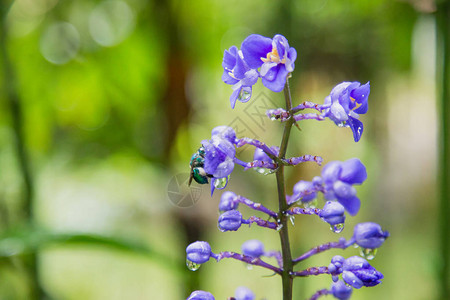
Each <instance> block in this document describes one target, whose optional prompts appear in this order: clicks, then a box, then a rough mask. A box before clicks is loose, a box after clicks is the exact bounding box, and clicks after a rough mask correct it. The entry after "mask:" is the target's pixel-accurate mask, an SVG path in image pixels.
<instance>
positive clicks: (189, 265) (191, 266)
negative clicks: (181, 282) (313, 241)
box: [186, 259, 201, 271]
mask: <svg viewBox="0 0 450 300" xmlns="http://www.w3.org/2000/svg"><path fill="white" fill-rule="evenodd" d="M186 266H187V268H188V269H189V270H191V271H197V270H198V269H200V267H201V264H197V263H195V262H193V261H190V260H189V259H186Z"/></svg>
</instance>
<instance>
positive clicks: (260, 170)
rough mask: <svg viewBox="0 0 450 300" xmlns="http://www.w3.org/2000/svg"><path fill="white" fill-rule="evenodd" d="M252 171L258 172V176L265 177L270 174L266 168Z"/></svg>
mask: <svg viewBox="0 0 450 300" xmlns="http://www.w3.org/2000/svg"><path fill="white" fill-rule="evenodd" d="M253 170H255V171H256V172H258V173H259V174H263V175H267V174H270V173H269V170H268V169H266V168H253Z"/></svg>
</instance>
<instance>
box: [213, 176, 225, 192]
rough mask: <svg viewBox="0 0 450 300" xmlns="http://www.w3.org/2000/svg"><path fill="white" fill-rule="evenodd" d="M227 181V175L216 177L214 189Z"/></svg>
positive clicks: (222, 185) (219, 187)
mask: <svg viewBox="0 0 450 300" xmlns="http://www.w3.org/2000/svg"><path fill="white" fill-rule="evenodd" d="M227 183H228V178H227V177H223V178H216V180H214V187H215V188H216V189H219V190H220V189H223V188H224V187H225V186H226V185H227Z"/></svg>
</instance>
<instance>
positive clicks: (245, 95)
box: [238, 88, 252, 102]
mask: <svg viewBox="0 0 450 300" xmlns="http://www.w3.org/2000/svg"><path fill="white" fill-rule="evenodd" d="M251 96H252V93H250V92H249V91H248V90H246V89H245V88H242V89H241V91H240V92H239V96H238V100H239V101H241V102H247V101H248V100H250V97H251Z"/></svg>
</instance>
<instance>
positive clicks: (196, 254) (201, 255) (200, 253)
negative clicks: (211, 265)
mask: <svg viewBox="0 0 450 300" xmlns="http://www.w3.org/2000/svg"><path fill="white" fill-rule="evenodd" d="M212 255H213V253H212V252H211V246H210V245H209V244H208V242H202V241H197V242H194V243H192V244H190V245H189V246H187V248H186V259H187V260H189V261H191V262H194V263H196V264H203V263H205V262H207V261H208V260H209V258H210V257H211V256H212Z"/></svg>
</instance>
